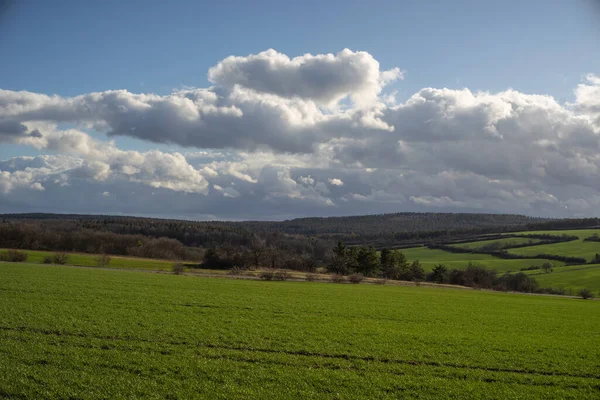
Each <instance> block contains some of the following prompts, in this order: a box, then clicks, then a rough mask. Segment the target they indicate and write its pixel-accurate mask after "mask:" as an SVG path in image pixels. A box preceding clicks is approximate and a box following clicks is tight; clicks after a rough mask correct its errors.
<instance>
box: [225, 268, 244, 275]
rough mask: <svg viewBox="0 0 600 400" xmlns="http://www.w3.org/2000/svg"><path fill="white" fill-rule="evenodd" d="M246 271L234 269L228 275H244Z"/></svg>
mask: <svg viewBox="0 0 600 400" xmlns="http://www.w3.org/2000/svg"><path fill="white" fill-rule="evenodd" d="M243 274H244V270H243V269H242V268H240V267H233V268H231V269H230V270H229V271H228V272H227V275H243Z"/></svg>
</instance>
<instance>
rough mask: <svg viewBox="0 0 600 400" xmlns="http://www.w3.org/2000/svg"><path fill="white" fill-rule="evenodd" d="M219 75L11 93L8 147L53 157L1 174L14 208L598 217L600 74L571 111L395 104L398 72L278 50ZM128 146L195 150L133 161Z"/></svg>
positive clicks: (507, 97)
mask: <svg viewBox="0 0 600 400" xmlns="http://www.w3.org/2000/svg"><path fill="white" fill-rule="evenodd" d="M208 75H209V79H210V80H211V82H212V83H213V84H214V85H215V86H213V87H210V88H197V89H186V90H179V91H175V92H173V93H171V94H169V95H164V96H161V95H156V94H134V93H130V92H128V91H124V90H117V91H106V92H99V93H89V94H83V95H81V96H76V97H60V96H54V95H46V94H39V93H31V92H14V91H8V90H0V143H18V144H22V145H29V146H32V147H35V148H37V149H38V150H39V152H40V153H41V154H44V153H52V154H54V155H40V156H38V157H33V158H31V157H13V158H11V159H9V160H6V161H3V162H0V199H2V203H3V204H9V203H10V204H13V208H14V204H23V207H24V208H26V209H31V210H33V209H35V210H45V209H47V208H48V204H50V203H52V204H53V207H56V206H57V205H60V207H62V208H61V210H62V211H65V212H66V211H69V212H70V211H80V212H134V213H138V214H139V213H147V214H152V213H157V212H163V213H164V212H165V210H164V207H163V208H161V207H159V206H158V204H159V203H157V202H156V201H151V199H152V198H154V199H155V200H156V199H157V198H160V201H164V202H166V203H167V204H169V206H170V207H172V212H173V213H177V214H178V215H180V216H183V215H185V216H188V217H192V218H193V217H200V216H205V217H207V218H208V217H211V216H217V217H219V216H220V217H227V218H270V217H271V218H284V217H293V216H300V215H345V214H360V213H372V212H373V211H375V210H376V211H377V212H393V211H405V210H413V211H415V210H420V211H424V210H437V211H440V210H442V211H459V210H460V211H500V212H516V213H526V214H531V215H553V216H564V215H595V214H596V213H597V212H598V211H599V210H600V209H599V207H600V200H599V199H600V140H599V139H600V78H598V77H597V76H595V75H588V76H587V77H586V78H585V80H584V81H583V82H582V83H581V84H580V85H578V86H577V87H576V88H575V89H574V96H575V100H574V101H573V102H572V103H559V102H558V101H556V100H555V99H554V98H553V97H551V96H548V95H540V94H525V93H521V92H518V91H515V90H506V91H503V92H499V93H487V92H473V91H471V90H469V89H466V88H465V89H461V90H454V89H447V88H424V89H421V90H419V91H418V92H417V93H415V94H414V95H412V96H411V97H410V98H408V100H406V101H405V102H402V103H397V102H396V101H395V100H394V98H393V95H392V94H391V93H389V90H387V89H386V86H387V85H389V84H390V83H391V82H393V81H394V80H397V79H400V78H402V73H401V72H400V70H399V69H397V68H394V69H391V70H388V71H383V70H381V69H380V66H379V63H378V62H377V61H376V60H375V59H374V58H373V57H372V56H371V55H370V54H368V53H365V52H353V51H350V50H343V51H341V52H339V53H337V54H335V55H334V54H321V55H310V54H308V55H304V56H300V57H295V58H290V57H288V56H286V55H284V54H281V53H278V52H276V51H274V50H267V51H265V52H262V53H259V54H257V55H249V56H245V57H228V58H226V59H224V60H222V61H221V62H219V63H218V64H217V65H216V66H214V67H213V68H211V69H210V70H209V73H208ZM386 90H387V92H386ZM64 124H68V125H69V126H71V128H70V129H64V128H61V127H62V126H65V125H64ZM91 133H93V135H92V134H91ZM102 135H104V136H105V138H106V139H105V140H103V139H101V138H102ZM116 136H130V137H135V138H138V139H142V140H146V141H150V142H154V143H174V144H178V145H180V146H183V147H187V148H189V149H190V151H189V153H185V154H182V153H172V152H164V151H160V150H154V151H146V152H139V151H132V150H127V151H126V150H121V149H119V148H117V146H116V145H115V142H113V141H112V139H113V138H114V137H116ZM82 191H85V193H86V196H85V197H86V202H85V203H82V201H81V199H80V198H81V195H80V193H82ZM140 194H143V196H142V195H140ZM78 195H79V198H77V199H75V197H77V196H78ZM142 197H143V198H142ZM131 203H133V204H138V207H136V208H135V209H134V208H131V206H130V204H131ZM169 212H171V211H169Z"/></svg>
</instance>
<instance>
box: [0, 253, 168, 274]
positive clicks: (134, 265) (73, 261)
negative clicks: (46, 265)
mask: <svg viewBox="0 0 600 400" xmlns="http://www.w3.org/2000/svg"><path fill="white" fill-rule="evenodd" d="M0 251H6V249H0ZM20 251H23V252H25V253H27V262H28V263H34V264H42V263H43V262H44V258H45V257H48V256H50V257H51V256H53V255H54V254H56V252H52V251H37V250H20ZM68 256H69V258H68V261H67V263H68V264H69V265H78V266H82V267H95V266H96V265H97V262H96V257H97V255H94V254H81V253H68ZM174 263H175V262H174V261H166V260H155V259H149V258H134V257H119V256H110V263H109V265H108V267H109V268H124V269H140V270H153V271H170V270H171V268H172V267H173V264H174Z"/></svg>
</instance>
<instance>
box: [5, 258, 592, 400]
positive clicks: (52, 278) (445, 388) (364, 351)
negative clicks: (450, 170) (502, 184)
mask: <svg viewBox="0 0 600 400" xmlns="http://www.w3.org/2000/svg"><path fill="white" fill-rule="evenodd" d="M598 318H600V302H597V301H584V300H576V299H569V298H560V297H547V296H530V295H512V294H505V293H494V292H480V291H475V290H456V289H436V288H423V287H397V286H377V285H339V284H338V285H336V284H324V283H306V282H261V281H244V280H230V279H222V278H197V277H190V276H174V275H164V274H150V273H142V272H129V271H122V270H100V269H84V268H66V267H58V266H36V265H31V264H29V265H28V264H0V397H4V398H18V399H21V398H23V399H24V398H44V399H53V398H96V399H101V398H102V399H105V398H140V397H146V398H173V399H174V398H180V399H187V398H207V399H218V398H223V399H225V398H226V399H248V398H260V399H268V398H299V397H303V398H324V399H331V398H371V399H373V398H406V397H420V398H431V399H439V398H465V397H470V398H473V397H477V398H495V399H497V398H502V399H509V398H515V399H516V398H520V399H523V398H545V399H548V398H556V399H564V398H581V399H590V398H597V397H598V395H599V394H600V381H599V380H598V371H599V370H600V362H599V360H600V327H599V326H598V324H597V321H598Z"/></svg>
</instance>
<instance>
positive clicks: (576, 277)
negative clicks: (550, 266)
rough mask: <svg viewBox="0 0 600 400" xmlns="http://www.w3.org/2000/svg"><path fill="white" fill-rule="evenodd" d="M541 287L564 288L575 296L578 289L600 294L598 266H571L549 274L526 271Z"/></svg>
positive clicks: (599, 271)
mask: <svg viewBox="0 0 600 400" xmlns="http://www.w3.org/2000/svg"><path fill="white" fill-rule="evenodd" d="M527 272H528V274H529V275H533V277H534V278H535V280H536V281H537V282H538V283H539V284H540V286H541V287H552V288H564V289H566V290H571V292H572V293H573V294H576V293H577V291H578V290H579V289H584V288H586V289H590V290H592V291H593V292H594V294H595V295H597V296H598V295H599V292H600V264H592V265H590V264H586V265H573V266H569V267H561V268H555V269H554V272H551V273H549V274H546V273H543V272H540V271H527Z"/></svg>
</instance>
